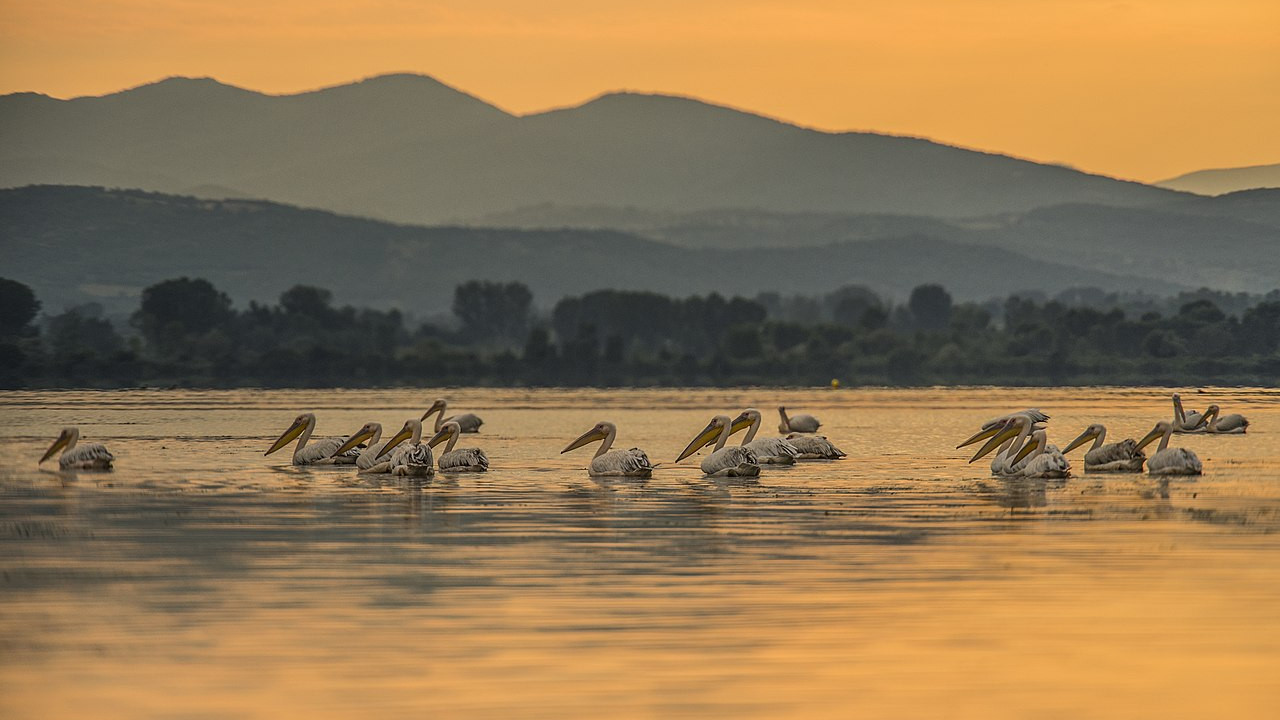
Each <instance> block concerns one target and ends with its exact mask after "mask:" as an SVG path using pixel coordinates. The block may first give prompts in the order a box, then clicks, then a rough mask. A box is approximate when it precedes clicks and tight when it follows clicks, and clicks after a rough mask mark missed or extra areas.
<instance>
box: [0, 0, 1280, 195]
mask: <svg viewBox="0 0 1280 720" xmlns="http://www.w3.org/2000/svg"><path fill="white" fill-rule="evenodd" d="M391 71H413V72H422V73H426V74H429V75H433V76H435V77H436V78H438V79H440V80H442V81H444V82H446V83H449V84H451V85H454V86H456V87H459V88H462V89H464V90H466V91H468V92H470V93H472V94H474V95H478V96H479V97H481V98H483V99H485V100H488V101H489V102H492V103H494V104H496V105H498V106H500V107H502V108H505V109H507V110H510V111H513V112H518V113H525V112H530V111H536V110H541V109H545V108H549V107H556V106H562V105H570V104H577V103H579V102H582V101H584V100H586V99H588V98H590V97H592V96H594V95H597V94H600V93H601V92H605V91H609V90H618V89H631V90H641V91H655V92H669V93H676V94H682V95H692V96H696V97H699V98H704V99H706V100H710V101H713V102H718V103H722V104H727V105H732V106H735V107H739V108H743V109H749V110H754V111H757V112H761V113H764V114H768V115H772V116H775V117H778V118H782V119H784V120H788V121H792V122H796V123H799V124H802V125H809V126H813V127H818V128H822V129H829V130H853V129H859V130H878V131H884V132H892V133H901V134H910V135H923V136H927V137H930V138H934V139H937V140H941V141H944V142H949V143H953V144H958V145H963V146H967V147H974V148H981V149H987V150H995V151H1000V152H1006V153H1010V154H1013V155H1018V156H1021V157H1027V158H1032V159H1035V160H1041V161H1046V162H1062V163H1067V164H1070V165H1073V166H1076V167H1079V168H1082V169H1085V170H1090V171H1095V172H1102V173H1108V174H1112V175H1117V176H1120V177H1129V178H1136V179H1141V180H1158V179H1163V178H1165V177H1168V176H1171V175H1176V174H1179V173H1182V172H1185V171H1189V170H1195V169H1201V168H1207V167H1229V166H1237V165H1254V164H1261V163H1275V162H1280V132H1277V131H1276V130H1275V128H1276V127H1277V126H1278V125H1280V0H1129V1H1128V2H1109V1H1105V0H1101V1H1094V0H975V1H972V2H964V1H962V0H897V1H896V2H894V1H891V0H880V1H878V2H864V1H862V0H789V1H786V2H783V1H781V0H776V1H772V2H762V1H752V0H737V1H730V0H706V1H703V2H697V1H693V0H684V1H675V0H650V1H648V2H634V1H631V0H612V1H611V0H466V1H462V0H444V1H441V2H431V1H424V2H414V1H412V0H376V1H374V2H350V0H344V1H342V2H338V1H336V0H293V1H290V2H267V1H264V0H171V1H170V2H164V1H163V0H159V1H157V0H148V1H144V0H39V1H38V2H37V1H33V0H0V92H14V91H20V90H35V91H39V92H43V93H47V94H50V95H53V96H55V97H71V96H76V95H97V94H102V93H106V92H111V91H115V90H119V89H122V88H125V87H130V86H134V85H139V84H142V83H145V82H150V81H153V80H156V79H159V78H162V77H165V76H169V75H200V76H204V75H208V76H213V77H216V78H218V79H219V80H222V81H224V82H229V83H231V84H234V85H240V86H243V87H248V88H252V89H256V90H263V91H267V92H295V91H298V90H304V89H311V88H315V87H319V86H324V85H333V84H338V83H341V82H346V81H350V80H353V79H358V78H361V77H366V76H369V75H376V74H381V73H385V72H391Z"/></svg>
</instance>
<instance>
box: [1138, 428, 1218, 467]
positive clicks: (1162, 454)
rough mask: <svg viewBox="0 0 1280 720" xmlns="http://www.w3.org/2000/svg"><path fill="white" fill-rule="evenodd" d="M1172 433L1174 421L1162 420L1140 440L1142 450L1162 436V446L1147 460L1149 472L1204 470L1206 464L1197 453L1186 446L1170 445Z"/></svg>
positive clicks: (1139, 446)
mask: <svg viewBox="0 0 1280 720" xmlns="http://www.w3.org/2000/svg"><path fill="white" fill-rule="evenodd" d="M1172 435H1173V423H1171V422H1169V421H1168V420H1161V421H1160V422H1158V423H1156V426H1155V427H1154V428H1152V429H1151V432H1149V433H1147V436H1146V437H1144V438H1142V439H1141V440H1139V441H1138V449H1139V450H1141V449H1142V448H1144V447H1146V446H1147V445H1150V444H1151V442H1152V441H1153V440H1155V439H1156V438H1160V446H1159V447H1157V448H1156V451H1155V454H1153V455H1152V456H1151V458H1150V459H1149V460H1147V472H1148V473H1150V474H1152V475H1199V474H1200V473H1201V472H1203V470H1204V466H1203V465H1201V464H1200V458H1198V457H1196V454H1195V453H1193V452H1191V451H1190V450H1188V449H1186V448H1171V447H1169V437H1170V436H1172Z"/></svg>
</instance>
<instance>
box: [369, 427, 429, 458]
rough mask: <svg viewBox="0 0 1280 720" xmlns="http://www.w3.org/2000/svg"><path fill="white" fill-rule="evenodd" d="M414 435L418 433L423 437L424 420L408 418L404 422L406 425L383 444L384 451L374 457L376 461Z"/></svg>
mask: <svg viewBox="0 0 1280 720" xmlns="http://www.w3.org/2000/svg"><path fill="white" fill-rule="evenodd" d="M414 435H417V436H418V437H419V438H421V437H422V421H421V420H406V421H405V422H404V427H402V428H400V432H398V433H396V434H395V435H392V436H391V439H390V440H388V441H387V444H386V445H383V446H382V452H380V453H378V457H376V458H374V461H375V462H377V461H378V460H381V459H382V458H384V457H386V456H388V455H390V454H391V451H392V450H394V449H395V447H396V446H397V445H399V444H400V443H402V442H404V441H405V440H408V439H409V438H411V437H413V436H414Z"/></svg>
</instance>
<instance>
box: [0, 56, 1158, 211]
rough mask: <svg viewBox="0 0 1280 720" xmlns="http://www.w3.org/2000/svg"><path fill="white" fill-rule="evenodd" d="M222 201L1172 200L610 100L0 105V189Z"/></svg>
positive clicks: (656, 99)
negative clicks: (514, 110) (527, 106)
mask: <svg viewBox="0 0 1280 720" xmlns="http://www.w3.org/2000/svg"><path fill="white" fill-rule="evenodd" d="M27 184H86V185H103V186H113V187H134V188H141V189H147V190H153V191H162V192H170V193H181V192H188V191H191V190H193V189H194V190H197V191H198V192H201V193H202V194H203V193H205V192H209V191H212V192H213V193H214V194H218V193H221V192H230V193H232V194H234V195H236V196H242V197H251V198H260V199H268V200H273V201H279V202H285V203H290V204H296V205H302V206H307V207H316V208H322V209H328V210H332V211H336V212H342V213H348V214H353V215H360V216H366V217H374V218H380V219H385V220H391V221H396V222H412V223H441V222H469V221H474V219H475V218H479V217H484V216H487V215H492V214H495V213H504V212H511V211H514V210H517V209H520V208H525V207H528V206H533V205H539V204H544V203H552V204H557V205H569V206H611V207H633V208H639V209H649V210H656V211H662V212H693V211H699V210H709V209H755V210H763V211H768V212H783V213H815V212H816V213H822V212H835V213H896V214H907V215H929V216H938V217H968V216H975V215H987V214H994V213H1004V212H1022V211H1026V210H1030V209H1032V208H1035V207H1041V206H1045V205H1055V204H1062V203H1091V204H1104V205H1114V206H1126V207H1134V206H1142V205H1150V204H1152V203H1159V202H1164V201H1168V200H1170V199H1174V198H1177V197H1179V196H1178V194H1177V193H1174V192H1172V191H1169V190H1165V189H1160V188H1155V187H1151V186H1146V185H1142V184H1139V183H1133V182H1125V181H1120V180H1116V179H1113V178H1108V177H1103V176H1099V175H1091V174H1087V173H1083V172H1079V171H1076V170H1073V169H1069V168H1066V167H1061V166H1056V165H1046V164H1040V163H1035V162H1030V161H1026V160H1020V159H1017V158H1012V157H1008V156H1005V155H998V154H992V153H985V152H976V151H972V150H965V149H961V148H957V147H952V146H948V145H944V144H941V143H937V142H933V141H929V140H923V139H918V138H910V137H897V136H890V135H881V134H876V133H867V132H847V133H829V132H820V131H816V130H811V129H806V128H802V127H798V126H795V125H791V124H787V123H784V122H780V121H777V120H773V119H769V118H766V117H762V116H759V115H754V114H751V113H748V112H742V111H739V110H734V109H731V108H727V107H722V106H717V105H713V104H709V103H706V102H702V101H699V100H693V99H689V98H681V97H672V96H666V95H646V94H637V93H611V94H607V95H603V96H600V97H598V98H596V99H594V100H591V101H589V102H587V103H584V104H582V105H579V106H576V107H569V108H563V109H558V110H553V111H548V112H542V113H536V114H531V115H525V116H514V115H512V114H509V113H506V112H504V111H502V110H500V109H498V108H496V107H494V106H492V105H490V104H488V103H485V102H483V101H481V100H479V99H477V98H475V97H473V96H471V95H468V94H466V93H464V92H461V91H459V90H457V89H454V88H452V87H449V86H447V85H445V84H443V83H440V82H438V81H437V80H434V79H432V78H430V77H426V76H422V75H407V74H400V75H385V76H380V77H375V78H370V79H367V80H364V81H361V82H357V83H352V84H348V85H339V86H335V87H330V88H325V89H321V90H316V91H311V92H304V93H298V94H292V95H265V94H262V93H257V92H253V91H249V90H244V89H241V88H236V87H232V86H229V85H225V84H222V83H219V82H217V81H215V80H212V79H209V78H170V79H167V80H163V81H160V82H157V83H152V84H149V85H143V86H141V87H137V88H133V89H130V90H126V91H123V92H119V93H114V94H111V95H105V96H101V97H82V98H74V99H71V100H58V99H53V98H50V97H47V96H43V95H38V94H33V93H20V94H14V95H7V96H3V97H0V186H4V187H18V186H23V185H27Z"/></svg>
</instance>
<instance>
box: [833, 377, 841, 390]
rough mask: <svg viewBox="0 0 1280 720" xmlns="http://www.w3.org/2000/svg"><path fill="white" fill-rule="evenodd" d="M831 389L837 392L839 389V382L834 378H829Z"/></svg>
mask: <svg viewBox="0 0 1280 720" xmlns="http://www.w3.org/2000/svg"><path fill="white" fill-rule="evenodd" d="M831 389H832V390H839V389H840V381H839V380H837V379H836V378H831Z"/></svg>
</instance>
